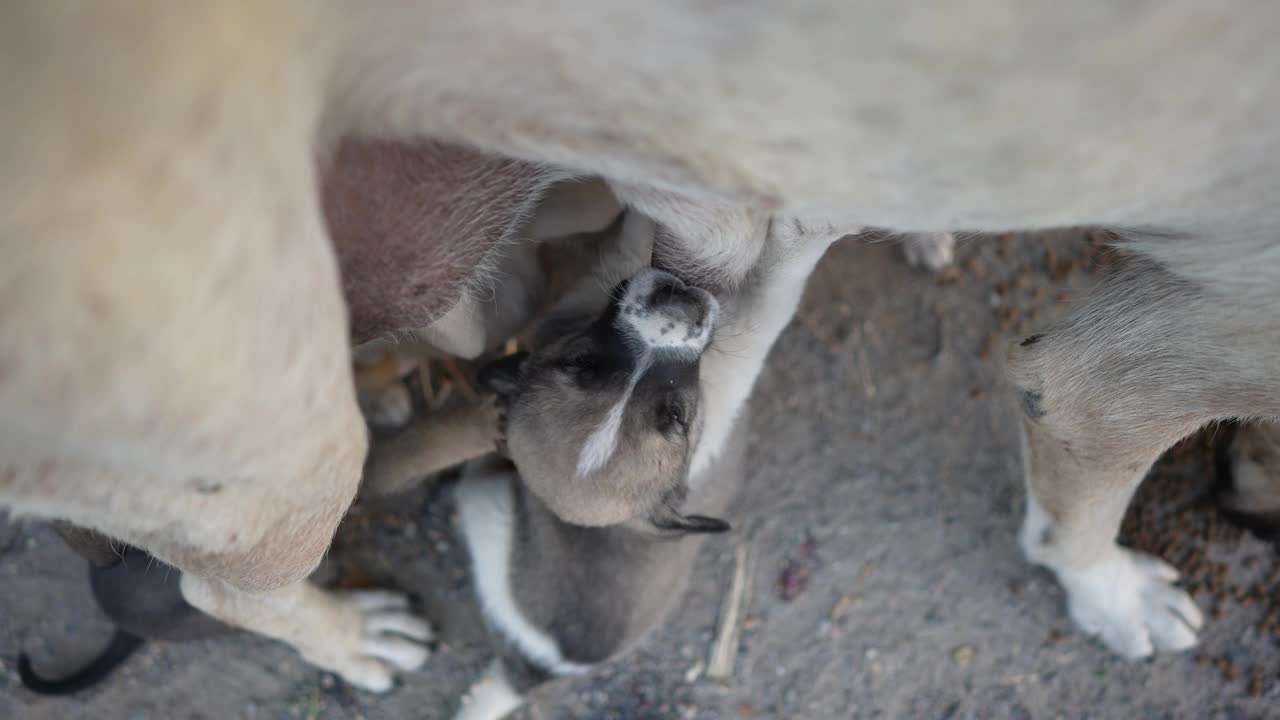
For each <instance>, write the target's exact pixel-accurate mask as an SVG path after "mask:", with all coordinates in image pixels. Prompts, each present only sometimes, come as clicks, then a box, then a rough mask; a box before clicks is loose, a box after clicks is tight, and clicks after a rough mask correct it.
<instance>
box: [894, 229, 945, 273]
mask: <svg viewBox="0 0 1280 720" xmlns="http://www.w3.org/2000/svg"><path fill="white" fill-rule="evenodd" d="M902 251H903V253H904V254H905V255H906V257H907V264H909V265H910V266H911V267H915V268H921V269H924V270H931V271H933V272H938V271H939V270H945V269H947V268H948V267H951V263H953V262H955V259H956V236H955V235H952V234H951V233H914V234H911V235H907V236H906V237H904V238H903V239H902Z"/></svg>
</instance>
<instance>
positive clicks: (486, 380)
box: [476, 352, 529, 395]
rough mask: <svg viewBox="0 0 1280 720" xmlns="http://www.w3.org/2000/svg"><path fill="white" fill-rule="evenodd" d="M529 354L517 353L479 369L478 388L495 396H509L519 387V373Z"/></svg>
mask: <svg viewBox="0 0 1280 720" xmlns="http://www.w3.org/2000/svg"><path fill="white" fill-rule="evenodd" d="M528 359H529V353H527V352H518V353H513V354H511V355H505V356H503V357H500V358H498V359H497V360H494V361H493V362H491V363H489V364H488V365H485V366H484V367H482V368H480V372H479V373H478V374H477V378H476V379H477V381H478V382H479V383H480V387H482V388H484V389H486V390H488V391H489V392H492V393H494V394H496V395H510V394H511V393H513V392H515V391H516V390H517V389H518V388H519V387H520V373H521V371H522V370H524V362H525V360H528Z"/></svg>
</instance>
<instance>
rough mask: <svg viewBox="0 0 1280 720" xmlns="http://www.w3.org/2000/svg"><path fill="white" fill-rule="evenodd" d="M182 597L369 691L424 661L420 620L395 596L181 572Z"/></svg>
mask: <svg viewBox="0 0 1280 720" xmlns="http://www.w3.org/2000/svg"><path fill="white" fill-rule="evenodd" d="M182 596H183V597H184V598H185V599H186V600H187V602H189V603H191V604H192V605H193V606H195V607H197V608H199V609H200V610H202V611H204V612H206V613H208V614H209V615H211V616H213V617H215V618H218V619H219V620H222V621H223V622H226V623H228V624H230V625H234V626H236V627H241V628H244V629H246V630H251V631H253V632H256V633H259V634H261V635H265V636H267V637H270V638H275V639H276V640H281V641H283V642H286V643H288V644H289V645H292V646H293V647H294V648H296V649H297V650H298V652H300V653H301V654H302V657H303V658H304V659H306V660H307V661H308V662H310V663H312V664H313V665H316V666H317V667H321V668H324V669H325V670H330V671H332V672H335V673H337V674H338V675H341V676H342V678H343V679H344V680H346V681H347V682H349V683H351V684H353V685H357V686H359V687H362V688H364V689H366V690H371V691H373V692H383V691H385V690H388V689H390V688H391V684H392V678H393V671H394V670H416V669H417V668H418V667H420V666H421V665H422V663H424V662H425V661H426V659H427V649H426V647H424V646H423V645H422V644H421V643H422V642H424V641H426V640H428V639H429V638H430V637H431V629H430V627H429V626H428V625H427V623H426V622H424V621H422V620H420V619H418V618H417V617H414V616H413V615H412V614H410V613H409V607H408V601H407V600H406V599H405V598H404V597H403V596H401V595H399V594H397V593H389V592H382V591H377V590H369V591H353V592H346V593H334V592H326V591H324V590H321V589H319V588H317V587H315V586H314V585H312V584H311V583H309V582H306V581H302V582H296V583H292V584H289V585H285V586H284V587H280V588H276V589H274V590H268V591H264V592H246V591H244V590H241V589H239V588H236V587H234V586H232V585H230V584H229V583H226V582H223V581H220V580H209V579H206V578H201V577H198V576H195V575H190V574H184V575H183V576H182Z"/></svg>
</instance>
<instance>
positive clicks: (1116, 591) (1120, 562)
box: [1058, 546, 1204, 660]
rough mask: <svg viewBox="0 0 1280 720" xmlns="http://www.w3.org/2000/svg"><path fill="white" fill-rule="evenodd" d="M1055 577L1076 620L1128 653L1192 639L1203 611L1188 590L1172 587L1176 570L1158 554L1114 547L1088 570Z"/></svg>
mask: <svg viewBox="0 0 1280 720" xmlns="http://www.w3.org/2000/svg"><path fill="white" fill-rule="evenodd" d="M1058 577H1059V579H1060V580H1061V581H1062V585H1063V587H1064V588H1065V589H1066V591H1067V595H1068V607H1069V609H1070V612H1071V618H1072V619H1073V620H1075V622H1076V624H1077V625H1079V626H1080V628H1081V629H1082V630H1084V631H1085V632H1086V633H1089V634H1090V635H1095V636H1097V637H1098V638H1099V639H1101V640H1102V642H1103V643H1105V644H1106V645H1107V647H1109V648H1111V649H1112V650H1114V651H1115V652H1117V653H1119V654H1120V655H1122V656H1124V657H1126V658H1129V659H1131V660H1132V659H1137V658H1143V657H1148V656H1150V655H1151V654H1152V652H1154V651H1155V650H1160V651H1163V652H1177V651H1180V650H1186V649H1187V648H1190V647H1193V646H1194V645H1195V644H1196V631H1198V630H1199V629H1200V626H1201V624H1203V622H1204V616H1203V615H1201V614H1200V610H1199V608H1197V607H1196V604H1195V602H1194V601H1193V600H1192V599H1191V597H1190V596H1189V595H1187V593H1186V592H1184V591H1182V590H1181V589H1179V588H1177V587H1174V585H1173V582H1174V581H1175V580H1177V579H1178V571H1177V570H1175V569H1174V568H1173V567H1172V566H1171V565H1169V564H1168V563H1166V562H1164V561H1163V560H1160V559H1159V558H1155V557H1152V556H1150V555H1147V554H1145V553H1140V552H1136V551H1133V550H1128V549H1126V548H1122V547H1119V546H1116V547H1115V552H1113V553H1111V554H1110V555H1109V556H1108V557H1107V559H1106V560H1104V561H1102V562H1100V563H1098V564H1096V565H1094V566H1093V567H1091V568H1089V569H1088V570H1084V571H1081V572H1069V571H1068V572H1059V573H1058Z"/></svg>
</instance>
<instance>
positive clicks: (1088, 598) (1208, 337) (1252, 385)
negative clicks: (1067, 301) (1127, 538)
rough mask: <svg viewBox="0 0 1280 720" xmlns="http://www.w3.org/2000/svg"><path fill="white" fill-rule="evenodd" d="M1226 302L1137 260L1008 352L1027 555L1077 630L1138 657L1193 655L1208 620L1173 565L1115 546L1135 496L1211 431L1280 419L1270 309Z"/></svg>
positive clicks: (1276, 344) (1279, 357)
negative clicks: (1175, 449)
mask: <svg viewBox="0 0 1280 720" xmlns="http://www.w3.org/2000/svg"><path fill="white" fill-rule="evenodd" d="M1215 291H1223V289H1222V288H1218V287H1214V288H1211V289H1210V290H1206V289H1204V288H1203V287H1201V286H1199V285H1197V284H1196V283H1194V282H1192V281H1190V280H1186V279H1184V278H1181V277H1178V276H1176V275H1174V274H1172V273H1170V272H1168V271H1166V270H1165V269H1163V268H1161V267H1160V266H1158V265H1156V264H1154V263H1152V262H1150V261H1148V260H1144V259H1133V260H1131V261H1129V262H1128V263H1127V265H1126V266H1125V267H1123V268H1122V269H1120V270H1119V271H1117V272H1116V273H1115V274H1114V275H1112V276H1110V277H1108V278H1107V279H1105V280H1104V281H1103V282H1102V284H1101V285H1100V286H1099V287H1098V289H1097V290H1096V291H1095V292H1094V293H1093V294H1092V296H1091V297H1090V298H1089V299H1088V300H1087V301H1085V302H1084V303H1083V305H1082V306H1081V307H1079V308H1077V309H1076V310H1075V311H1074V312H1073V314H1072V315H1071V316H1070V317H1069V318H1067V319H1066V320H1064V321H1062V322H1060V323H1058V324H1056V325H1055V326H1052V327H1050V328H1049V329H1047V330H1046V331H1045V332H1043V333H1038V334H1035V335H1031V336H1030V337H1027V338H1025V339H1023V340H1022V341H1021V342H1018V343H1017V344H1016V345H1014V346H1013V347H1011V348H1010V351H1009V367H1008V372H1009V376H1010V379H1011V380H1012V382H1013V384H1014V386H1015V390H1016V393H1017V396H1018V400H1019V402H1020V405H1021V411H1022V418H1021V422H1022V429H1023V439H1024V456H1025V462H1026V483H1027V490H1028V498H1027V513H1026V519H1025V523H1024V525H1023V528H1022V534H1021V543H1022V547H1023V549H1024V550H1025V552H1026V554H1027V556H1028V557H1029V558H1030V559H1031V560H1032V561H1033V562H1035V563H1038V564H1040V565H1044V566H1045V567H1047V568H1049V569H1050V570H1052V571H1053V572H1054V573H1055V574H1056V575H1057V577H1058V579H1059V580H1060V581H1061V582H1062V584H1063V587H1064V588H1065V589H1066V591H1067V595H1068V605H1069V610H1070V613H1071V617H1072V619H1074V620H1075V622H1076V623H1077V624H1078V625H1079V626H1080V627H1081V628H1082V629H1083V630H1085V631H1086V632H1088V633H1090V634H1092V635H1097V636H1099V637H1100V638H1101V639H1102V641H1103V642H1104V643H1106V644H1107V645H1108V646H1109V647H1110V648H1111V649H1113V650H1114V651H1116V652H1118V653H1120V654H1121V655H1124V656H1126V657H1130V658H1137V657H1143V656H1147V655H1150V654H1151V653H1152V652H1153V650H1155V649H1159V650H1166V651H1176V650H1183V649H1186V648H1188V647H1191V646H1192V645H1194V644H1195V642H1196V631H1197V630H1198V629H1199V627H1200V625H1201V622H1202V617H1201V614H1200V611H1199V610H1198V609H1197V608H1196V606H1195V604H1194V603H1193V602H1192V600H1191V598H1190V597H1189V596H1188V595H1187V594H1186V593H1185V592H1183V591H1182V590H1180V589H1178V588H1176V587H1175V586H1174V585H1173V581H1174V580H1175V579H1176V578H1177V576H1178V574H1177V571H1176V570H1174V568H1173V567H1171V566H1170V565H1168V564H1167V563H1165V562H1163V561H1162V560H1160V559H1158V558H1155V557H1152V556H1150V555H1147V554H1145V553H1141V552H1137V551H1134V550H1130V549H1127V548H1124V547H1121V546H1120V545H1118V544H1117V543H1116V535H1117V533H1118V530H1119V526H1120V522H1121V520H1122V518H1123V516H1124V512H1125V508H1126V506H1127V505H1128V503H1129V500H1130V498H1131V497H1132V496H1133V493H1134V490H1135V489H1136V488H1137V486H1138V484H1139V483H1140V482H1141V481H1142V478H1143V476H1144V475H1145V474H1146V472H1147V470H1148V469H1149V468H1150V467H1151V465H1152V463H1153V462H1154V461H1155V460H1156V458H1157V457H1158V456H1159V455H1160V453H1161V452H1163V451H1164V450H1165V449H1166V448H1168V447H1169V446H1170V445H1172V444H1173V443H1174V442H1176V441H1177V440H1179V439H1180V438H1182V437H1184V436H1186V435H1188V434H1190V433H1191V432H1193V431H1195V430H1196V429H1197V428H1199V427H1201V426H1202V425H1204V424H1205V423H1206V422H1209V421H1212V420H1215V419H1220V418H1231V417H1251V416H1252V417H1256V416H1262V415H1272V414H1275V413H1276V412H1277V410H1280V406H1278V405H1277V399H1280V372H1278V371H1280V335H1277V332H1276V330H1277V325H1276V320H1275V319H1274V318H1268V317H1267V316H1266V312H1267V311H1265V310H1261V311H1260V310H1255V309H1254V308H1258V307H1263V308H1265V307H1266V306H1267V305H1268V303H1265V302H1264V303H1259V304H1251V303H1249V302H1246V300H1247V299H1246V298H1235V299H1232V298H1226V297H1223V296H1222V292H1215ZM1255 299H1256V298H1255ZM1272 307H1274V306H1273V305H1272Z"/></svg>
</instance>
